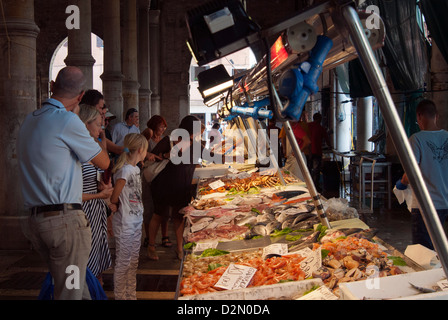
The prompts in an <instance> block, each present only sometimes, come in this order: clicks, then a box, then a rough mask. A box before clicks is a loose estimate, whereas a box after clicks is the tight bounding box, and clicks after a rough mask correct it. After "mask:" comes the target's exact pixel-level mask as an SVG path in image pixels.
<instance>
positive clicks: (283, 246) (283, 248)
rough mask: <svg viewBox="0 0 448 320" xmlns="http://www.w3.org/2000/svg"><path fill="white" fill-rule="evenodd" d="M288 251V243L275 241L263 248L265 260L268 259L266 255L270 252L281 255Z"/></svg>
mask: <svg viewBox="0 0 448 320" xmlns="http://www.w3.org/2000/svg"><path fill="white" fill-rule="evenodd" d="M287 253H288V244H287V243H274V244H271V245H269V246H267V247H264V248H263V255H262V258H263V260H264V259H266V256H267V255H269V254H278V255H280V256H282V255H284V254H287Z"/></svg>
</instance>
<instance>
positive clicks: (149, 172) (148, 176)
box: [143, 159, 170, 183]
mask: <svg viewBox="0 0 448 320" xmlns="http://www.w3.org/2000/svg"><path fill="white" fill-rule="evenodd" d="M168 162H170V159H163V160H162V161H154V162H151V163H149V164H148V166H147V167H146V168H145V169H144V170H143V176H144V177H145V180H146V182H148V183H151V182H152V180H154V179H155V177H157V175H158V174H159V173H160V172H162V170H163V169H165V167H166V165H167V164H168Z"/></svg>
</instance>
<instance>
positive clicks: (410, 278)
mask: <svg viewBox="0 0 448 320" xmlns="http://www.w3.org/2000/svg"><path fill="white" fill-rule="evenodd" d="M442 280H445V281H446V276H445V274H444V271H443V269H441V268H439V269H434V270H425V271H419V272H411V273H406V274H401V275H396V276H390V277H384V278H376V279H373V280H363V281H358V282H350V283H343V284H341V285H340V286H339V288H340V293H341V296H340V299H341V300H448V291H438V292H428V293H422V292H420V291H419V290H417V289H415V288H414V287H412V285H411V284H413V285H415V286H418V287H421V288H425V289H429V291H431V290H434V287H435V286H437V282H439V281H442Z"/></svg>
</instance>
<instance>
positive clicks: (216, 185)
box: [208, 180, 226, 190]
mask: <svg viewBox="0 0 448 320" xmlns="http://www.w3.org/2000/svg"><path fill="white" fill-rule="evenodd" d="M225 185H226V184H225V183H224V182H222V181H221V180H217V181H214V182H212V183H210V184H209V185H208V186H209V187H210V188H212V189H213V190H216V189H218V188H221V187H224V186H225Z"/></svg>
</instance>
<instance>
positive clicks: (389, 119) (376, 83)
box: [342, 6, 448, 275]
mask: <svg viewBox="0 0 448 320" xmlns="http://www.w3.org/2000/svg"><path fill="white" fill-rule="evenodd" d="M342 16H343V18H344V20H345V22H346V25H347V27H348V31H349V34H350V36H351V39H352V41H353V44H354V46H355V48H356V51H357V52H358V56H359V59H360V61H361V63H362V65H363V68H364V71H365V72H366V75H367V78H368V80H369V83H370V86H371V88H372V90H373V93H374V95H375V97H376V98H377V100H378V103H379V106H380V108H381V113H382V114H383V117H384V120H385V122H386V125H387V128H388V129H389V131H390V133H391V137H392V141H393V143H394V145H395V148H396V150H397V153H398V156H399V158H400V161H401V164H402V165H403V168H404V170H405V172H406V174H407V176H408V178H409V182H410V184H411V185H412V189H413V191H414V194H415V196H416V197H417V200H418V203H419V205H420V212H421V214H422V217H423V220H424V222H425V225H426V228H427V229H428V233H429V235H430V237H431V240H432V243H433V244H434V248H435V249H436V251H437V253H438V256H439V259H440V262H441V264H442V267H443V270H444V272H445V275H448V241H447V238H446V236H445V232H444V230H443V228H442V224H441V222H440V219H439V217H438V215H437V212H436V209H435V207H434V204H433V202H432V199H431V196H430V194H429V192H428V189H427V188H426V184H425V182H424V180H423V176H422V174H421V171H420V168H419V166H418V164H417V160H416V159H415V156H414V153H413V151H412V148H411V146H410V144H409V141H408V138H407V136H406V133H405V131H404V128H403V125H402V123H401V119H400V117H399V116H398V113H397V111H396V109H395V105H394V102H393V100H392V96H391V94H390V92H389V89H388V87H387V84H386V81H385V80H384V77H383V75H382V73H381V70H380V68H379V66H378V63H377V61H376V59H375V56H374V54H373V50H372V48H371V47H370V45H369V42H368V41H367V38H366V35H365V30H364V28H363V26H362V24H361V21H360V20H359V16H358V13H357V12H356V10H355V9H354V8H353V7H352V6H346V7H343V8H342Z"/></svg>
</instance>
